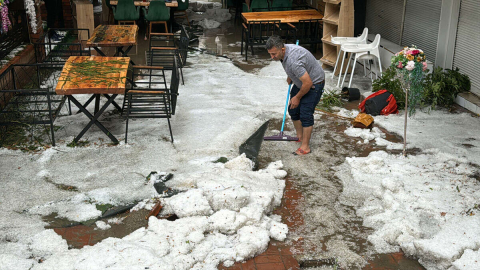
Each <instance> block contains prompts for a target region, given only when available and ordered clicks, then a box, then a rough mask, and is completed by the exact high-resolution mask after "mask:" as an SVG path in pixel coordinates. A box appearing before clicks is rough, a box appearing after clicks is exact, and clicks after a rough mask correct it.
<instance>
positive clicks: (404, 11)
mask: <svg viewBox="0 0 480 270" xmlns="http://www.w3.org/2000/svg"><path fill="white" fill-rule="evenodd" d="M406 10H407V0H403V14H402V25H400V41H399V42H398V45H400V46H402V39H403V29H404V27H403V25H404V24H405V13H406Z"/></svg>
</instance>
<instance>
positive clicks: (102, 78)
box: [55, 56, 130, 143]
mask: <svg viewBox="0 0 480 270" xmlns="http://www.w3.org/2000/svg"><path fill="white" fill-rule="evenodd" d="M129 63H130V58H129V57H102V56H70V57H69V58H68V60H67V62H66V63H65V66H64V67H63V70H62V73H61V75H60V78H59V79H58V83H57V87H56V88H55V92H56V93H57V95H66V96H67V98H68V99H69V100H70V101H71V102H72V103H73V104H75V106H77V107H78V108H79V109H80V111H81V112H83V113H84V114H85V115H86V116H87V117H88V118H90V122H89V123H88V124H87V125H86V126H85V128H84V129H83V130H82V131H81V132H80V134H78V136H77V137H75V139H74V142H75V143H78V141H79V140H80V139H81V138H82V136H83V135H84V134H85V132H86V131H87V130H88V129H90V127H91V126H92V125H93V124H95V125H97V126H98V127H99V128H100V129H101V130H102V131H103V132H104V133H105V134H106V135H107V136H108V137H109V138H110V139H111V140H112V141H113V142H114V143H118V140H117V139H116V138H115V137H114V136H113V135H112V133H110V132H109V131H108V130H107V129H106V128H105V126H103V125H102V124H101V123H100V122H99V121H98V118H99V117H100V115H102V113H103V112H104V111H105V110H106V109H107V108H108V106H110V104H113V105H114V106H115V107H116V108H117V109H119V110H121V108H120V106H118V104H116V103H115V101H114V100H115V98H116V97H117V95H118V94H124V93H125V86H126V80H127V79H126V78H127V71H128V66H129ZM77 94H92V97H91V98H90V100H93V98H95V99H96V100H95V112H94V114H93V115H92V114H91V113H90V112H89V111H88V110H87V105H88V103H89V102H87V103H85V104H84V105H82V104H81V103H80V102H79V101H78V100H77V99H76V98H75V97H74V96H73V95H77ZM100 95H103V96H105V97H106V98H107V102H106V103H105V104H104V105H103V106H102V107H101V108H99V105H100Z"/></svg>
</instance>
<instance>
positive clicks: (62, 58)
mask: <svg viewBox="0 0 480 270" xmlns="http://www.w3.org/2000/svg"><path fill="white" fill-rule="evenodd" d="M53 32H56V33H62V36H61V39H60V40H53V39H52V38H50V37H51V36H52V33H53ZM63 33H65V34H63ZM89 38H90V31H89V29H75V28H50V29H48V30H47V31H46V32H44V34H43V35H42V36H40V38H39V39H38V40H37V41H36V42H35V43H34V44H33V46H34V49H35V59H36V62H37V63H44V62H51V63H65V62H66V61H67V59H68V58H69V57H70V56H89V55H91V53H90V49H89V48H85V46H84V45H83V44H82V40H87V39H89Z"/></svg>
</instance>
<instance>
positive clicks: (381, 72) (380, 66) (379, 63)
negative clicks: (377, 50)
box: [377, 57, 383, 77]
mask: <svg viewBox="0 0 480 270" xmlns="http://www.w3.org/2000/svg"><path fill="white" fill-rule="evenodd" d="M377 59H378V68H379V69H380V74H379V75H380V77H382V74H383V71H382V62H380V57H377Z"/></svg>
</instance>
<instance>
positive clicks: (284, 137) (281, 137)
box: [263, 84, 298, 141]
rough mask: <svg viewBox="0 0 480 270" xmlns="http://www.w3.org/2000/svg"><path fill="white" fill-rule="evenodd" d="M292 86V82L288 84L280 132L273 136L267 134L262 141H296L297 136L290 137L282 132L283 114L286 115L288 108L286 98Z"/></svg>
mask: <svg viewBox="0 0 480 270" xmlns="http://www.w3.org/2000/svg"><path fill="white" fill-rule="evenodd" d="M291 88H292V84H289V85H288V93H287V101H286V103H285V111H284V112H283V121H282V129H281V130H280V133H279V134H278V135H275V136H268V137H263V140H264V141H298V138H297V137H292V136H288V135H285V134H283V127H284V126H285V116H286V115H287V108H288V99H289V98H290V89H291Z"/></svg>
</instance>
